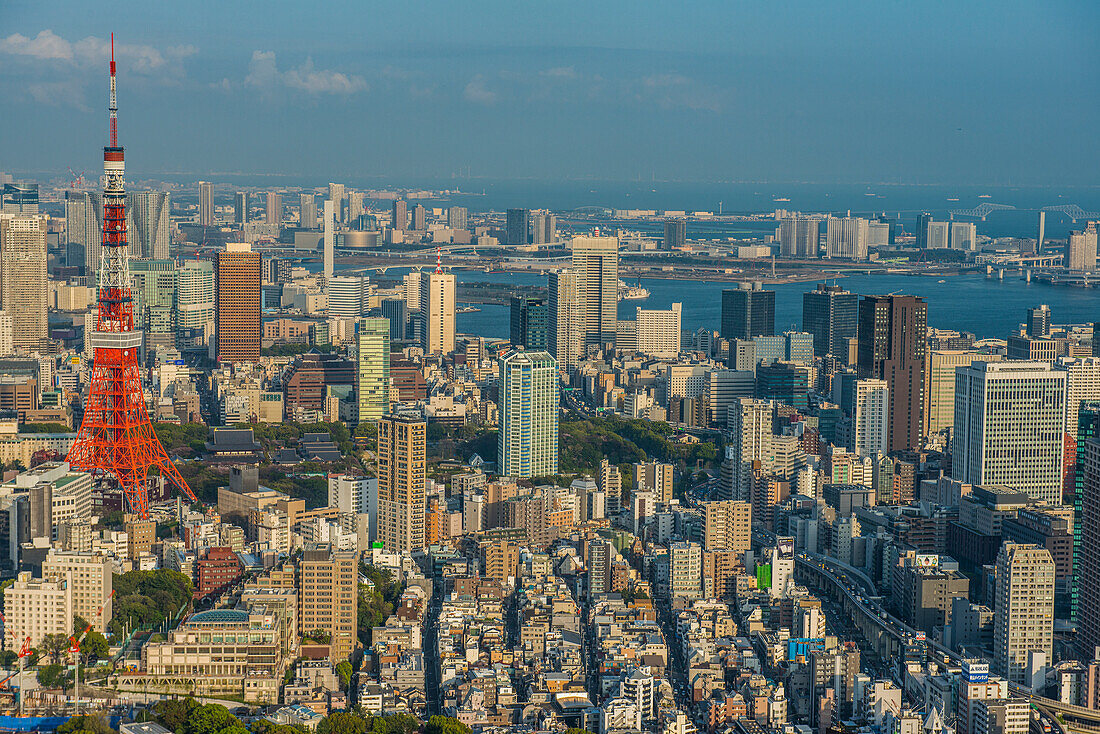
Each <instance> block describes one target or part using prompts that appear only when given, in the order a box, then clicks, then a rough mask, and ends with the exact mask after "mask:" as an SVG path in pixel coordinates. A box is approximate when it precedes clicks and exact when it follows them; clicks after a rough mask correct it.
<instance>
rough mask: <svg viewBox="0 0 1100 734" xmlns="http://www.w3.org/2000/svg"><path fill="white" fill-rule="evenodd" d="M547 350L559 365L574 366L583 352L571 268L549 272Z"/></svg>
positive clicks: (581, 332)
mask: <svg viewBox="0 0 1100 734" xmlns="http://www.w3.org/2000/svg"><path fill="white" fill-rule="evenodd" d="M548 332H549V334H548V339H547V341H548V342H549V348H550V349H549V351H550V353H551V354H552V355H553V356H554V358H555V359H556V360H557V362H558V365H560V366H561V368H562V369H565V370H570V369H571V368H573V367H576V366H577V360H578V358H579V357H580V356H582V355H583V354H584V332H583V329H582V324H581V312H580V294H579V293H578V289H577V274H576V273H574V272H573V271H571V270H565V271H562V272H560V273H551V274H550V324H549V328H548Z"/></svg>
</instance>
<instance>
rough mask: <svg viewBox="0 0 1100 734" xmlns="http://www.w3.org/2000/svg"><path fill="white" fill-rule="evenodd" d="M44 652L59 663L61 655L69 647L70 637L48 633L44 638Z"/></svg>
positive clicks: (55, 662)
mask: <svg viewBox="0 0 1100 734" xmlns="http://www.w3.org/2000/svg"><path fill="white" fill-rule="evenodd" d="M41 648H42V653H43V654H44V655H45V656H46V657H47V658H49V659H50V662H52V663H53V664H55V665H57V664H60V663H61V656H62V655H64V654H65V651H66V650H68V649H69V638H68V637H66V636H65V635H60V634H58V635H46V636H45V637H43V638H42V645H41Z"/></svg>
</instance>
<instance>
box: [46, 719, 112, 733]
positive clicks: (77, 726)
mask: <svg viewBox="0 0 1100 734" xmlns="http://www.w3.org/2000/svg"><path fill="white" fill-rule="evenodd" d="M55 731H57V732H58V734H113V732H114V731H115V730H114V729H112V728H111V726H110V724H108V723H107V722H106V720H104V719H102V718H100V717H99V716H74V717H72V718H71V719H69V720H68V721H66V722H65V723H64V724H62V725H61V726H59V727H57V729H56V730H55Z"/></svg>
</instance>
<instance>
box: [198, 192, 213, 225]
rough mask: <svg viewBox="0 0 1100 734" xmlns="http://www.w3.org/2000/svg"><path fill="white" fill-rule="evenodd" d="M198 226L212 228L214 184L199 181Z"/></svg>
mask: <svg viewBox="0 0 1100 734" xmlns="http://www.w3.org/2000/svg"><path fill="white" fill-rule="evenodd" d="M199 224H200V225H202V226H203V227H213V226H214V184H212V183H210V182H209V181H199Z"/></svg>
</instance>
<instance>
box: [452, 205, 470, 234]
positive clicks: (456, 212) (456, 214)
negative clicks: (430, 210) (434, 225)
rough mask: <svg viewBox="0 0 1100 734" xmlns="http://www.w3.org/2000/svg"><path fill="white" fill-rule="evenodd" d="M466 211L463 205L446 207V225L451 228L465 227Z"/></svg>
mask: <svg viewBox="0 0 1100 734" xmlns="http://www.w3.org/2000/svg"><path fill="white" fill-rule="evenodd" d="M467 216H468V212H467V210H466V207H464V206H452V207H450V208H449V209H447V226H448V227H450V228H451V229H466V219H467Z"/></svg>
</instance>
